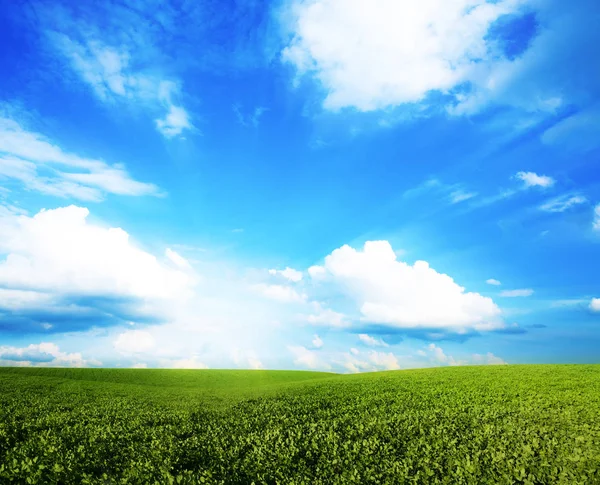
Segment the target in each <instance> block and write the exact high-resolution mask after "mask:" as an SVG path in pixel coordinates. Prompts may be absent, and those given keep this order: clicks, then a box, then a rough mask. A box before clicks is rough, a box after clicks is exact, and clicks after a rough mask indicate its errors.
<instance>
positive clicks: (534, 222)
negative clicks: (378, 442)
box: [0, 0, 600, 372]
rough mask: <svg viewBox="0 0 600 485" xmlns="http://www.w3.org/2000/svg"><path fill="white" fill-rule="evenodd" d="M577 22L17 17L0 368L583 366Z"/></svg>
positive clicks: (599, 92) (585, 124) (261, 9)
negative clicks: (31, 366) (527, 364)
mask: <svg viewBox="0 0 600 485" xmlns="http://www.w3.org/2000/svg"><path fill="white" fill-rule="evenodd" d="M598 25H600V8H599V7H598V5H597V2H596V1H595V0H573V1H570V2H564V1H559V0H496V1H493V2H492V1H487V2H486V1H484V0H453V1H448V0H422V1H420V2H416V3H415V2H409V1H399V0H373V1H364V0H285V1H275V2H266V3H265V2H259V1H253V0H246V1H242V0H240V1H233V0H227V1H222V0H221V1H218V2H217V1H215V0H209V1H199V2H190V1H185V0H179V1H174V0H173V1H170V2H162V1H161V2H159V1H151V0H148V1H142V0H139V1H124V0H123V1H116V0H110V1H106V2H101V3H98V2H70V1H64V2H61V1H49V0H44V1H35V0H20V1H14V2H9V3H7V4H6V5H4V6H3V8H2V11H1V13H0V62H1V65H2V74H1V75H0V365H73V366H86V365H87V366H126V367H129V366H138V367H144V366H148V367H197V368H201V367H211V368H235V367H240V368H272V369H277V368H298V369H305V368H313V369H320V370H332V371H338V372H357V371H369V370H379V369H395V368H408V367H426V366H432V365H460V364H497V363H503V362H507V363H542V362H598V361H599V360H600V258H599V256H600V172H599V162H600V82H598V81H599V79H600V57H599V56H598V54H597V47H596V46H598V45H600V30H599V29H598V28H597V26H598Z"/></svg>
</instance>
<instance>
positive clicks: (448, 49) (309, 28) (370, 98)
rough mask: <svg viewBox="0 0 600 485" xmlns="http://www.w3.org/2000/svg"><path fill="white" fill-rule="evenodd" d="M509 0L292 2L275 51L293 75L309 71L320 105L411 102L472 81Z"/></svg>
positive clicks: (488, 54)
mask: <svg viewBox="0 0 600 485" xmlns="http://www.w3.org/2000/svg"><path fill="white" fill-rule="evenodd" d="M521 3H523V2H520V1H517V0H500V1H497V2H494V3H491V2H486V1H485V0H457V1H452V2H448V1H444V0H423V1H420V2H419V3H418V4H417V3H411V2H398V1H396V0H375V1H373V2H369V3H368V4H365V3H364V2H363V1H361V0H312V1H307V0H296V1H295V2H294V3H293V4H292V6H291V9H290V15H289V18H290V20H291V25H290V26H289V28H290V30H291V32H292V34H293V37H292V40H291V42H290V43H289V45H288V46H287V47H286V48H285V49H284V50H283V52H282V57H283V59H284V60H285V61H287V62H289V63H291V64H292V65H294V66H295V68H296V70H297V72H298V74H299V75H302V74H305V73H310V74H312V75H313V76H314V77H315V78H316V79H317V80H318V81H319V82H320V83H321V85H322V86H323V88H324V89H325V91H326V93H327V97H326V99H325V102H324V105H325V107H326V108H328V109H333V110H336V109H339V108H344V107H354V108H357V109H359V110H361V111H369V110H374V109H380V108H386V107H389V106H397V105H400V104H403V103H414V102H418V101H421V100H423V98H425V96H426V95H427V93H428V92H430V91H441V92H443V93H448V92H449V91H450V90H452V89H453V88H454V87H456V86H458V85H461V84H464V83H468V82H472V83H474V84H486V82H487V83H491V82H493V81H492V80H491V79H489V80H487V79H480V78H481V76H482V75H485V74H484V73H485V72H486V70H489V66H490V65H492V64H493V63H494V62H501V61H497V59H498V54H499V52H498V51H497V50H495V49H494V45H493V42H492V41H488V39H486V34H487V32H488V28H489V27H490V25H491V24H492V23H493V22H494V21H495V20H497V19H498V18H499V17H500V16H502V15H504V14H508V13H512V12H515V11H517V9H518V7H519V5H520V4H521Z"/></svg>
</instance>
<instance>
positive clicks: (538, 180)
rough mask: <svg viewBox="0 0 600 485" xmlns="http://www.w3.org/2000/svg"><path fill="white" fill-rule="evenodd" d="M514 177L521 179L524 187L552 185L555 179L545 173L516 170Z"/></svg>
mask: <svg viewBox="0 0 600 485" xmlns="http://www.w3.org/2000/svg"><path fill="white" fill-rule="evenodd" d="M515 177H516V178H517V179H519V180H522V181H523V184H524V186H525V187H526V188H529V187H544V188H547V187H552V186H553V185H554V184H555V182H556V181H555V180H554V179H553V178H552V177H548V176H547V175H538V174H537V173H534V172H518V173H517V174H516V175H515Z"/></svg>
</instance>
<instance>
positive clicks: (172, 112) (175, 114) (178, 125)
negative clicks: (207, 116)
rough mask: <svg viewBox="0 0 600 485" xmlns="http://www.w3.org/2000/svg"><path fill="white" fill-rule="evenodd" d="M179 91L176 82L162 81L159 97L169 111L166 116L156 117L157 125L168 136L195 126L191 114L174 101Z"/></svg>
mask: <svg viewBox="0 0 600 485" xmlns="http://www.w3.org/2000/svg"><path fill="white" fill-rule="evenodd" d="M178 92H179V86H178V85H177V84H176V83H173V82H169V81H162V82H161V83H160V85H159V94H158V99H159V100H160V102H161V103H162V104H163V105H164V107H165V109H166V110H167V113H166V115H165V117H164V118H162V119H160V118H159V119H156V120H155V123H156V127H157V129H158V131H160V132H161V133H162V134H163V135H164V136H166V137H167V138H172V137H174V136H177V135H180V134H181V133H182V132H183V131H184V130H190V129H192V128H193V126H192V124H191V123H190V120H189V115H188V113H187V111H186V110H185V109H183V108H182V107H181V106H177V105H175V104H174V103H173V97H174V96H175V95H176V94H177V93H178Z"/></svg>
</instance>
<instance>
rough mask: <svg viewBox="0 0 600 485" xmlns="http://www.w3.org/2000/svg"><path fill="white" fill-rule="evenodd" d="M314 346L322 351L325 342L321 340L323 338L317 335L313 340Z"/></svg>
mask: <svg viewBox="0 0 600 485" xmlns="http://www.w3.org/2000/svg"><path fill="white" fill-rule="evenodd" d="M312 344H313V347H314V348H315V349H320V348H321V347H323V340H322V339H321V337H319V336H318V335H317V334H315V335H314V338H313V340H312Z"/></svg>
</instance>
